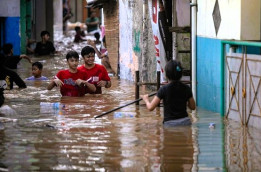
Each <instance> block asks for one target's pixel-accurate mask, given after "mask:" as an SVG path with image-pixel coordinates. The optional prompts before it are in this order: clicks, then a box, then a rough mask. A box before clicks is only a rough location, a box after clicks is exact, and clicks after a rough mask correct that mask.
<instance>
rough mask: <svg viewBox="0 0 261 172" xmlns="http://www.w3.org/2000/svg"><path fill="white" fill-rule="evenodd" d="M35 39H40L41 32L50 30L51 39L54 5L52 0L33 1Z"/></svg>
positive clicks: (51, 36)
mask: <svg viewBox="0 0 261 172" xmlns="http://www.w3.org/2000/svg"><path fill="white" fill-rule="evenodd" d="M35 3H36V4H35V9H34V10H35V26H34V27H35V34H34V36H35V39H36V41H41V32H42V31H43V30H47V31H49V32H50V40H51V41H53V28H54V27H53V26H54V17H53V14H54V12H53V11H54V7H53V0H45V1H35Z"/></svg>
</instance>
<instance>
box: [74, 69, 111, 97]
mask: <svg viewBox="0 0 261 172" xmlns="http://www.w3.org/2000/svg"><path fill="white" fill-rule="evenodd" d="M78 70H80V71H83V72H85V73H86V75H87V79H88V80H89V82H90V83H92V84H94V85H95V87H96V92H95V93H94V94H101V93H102V89H101V87H98V86H97V82H99V81H101V80H103V81H110V80H111V78H110V77H109V75H108V72H107V70H106V69H105V67H104V66H102V65H99V64H95V65H94V67H93V68H91V69H87V68H86V67H84V65H82V66H80V67H78ZM86 92H88V93H90V92H89V91H88V90H87V91H86Z"/></svg>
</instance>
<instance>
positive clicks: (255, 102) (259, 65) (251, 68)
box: [245, 54, 261, 128]
mask: <svg viewBox="0 0 261 172" xmlns="http://www.w3.org/2000/svg"><path fill="white" fill-rule="evenodd" d="M245 58H246V64H245V68H246V69H245V71H246V74H245V78H246V79H245V85H246V103H245V106H246V125H251V126H255V127H259V128H261V83H260V82H261V56H260V55H249V54H247V55H246V56H245Z"/></svg>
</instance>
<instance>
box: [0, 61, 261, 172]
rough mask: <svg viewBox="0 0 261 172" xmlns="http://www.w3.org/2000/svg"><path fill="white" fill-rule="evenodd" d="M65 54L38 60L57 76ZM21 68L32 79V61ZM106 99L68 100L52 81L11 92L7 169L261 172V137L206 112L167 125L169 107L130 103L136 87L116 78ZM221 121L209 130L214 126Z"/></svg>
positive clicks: (1, 114) (5, 128)
mask: <svg viewBox="0 0 261 172" xmlns="http://www.w3.org/2000/svg"><path fill="white" fill-rule="evenodd" d="M64 58H65V57H64V56H54V57H42V58H39V59H37V58H33V60H34V61H36V60H40V61H42V62H43V63H44V72H43V75H44V76H47V77H49V78H51V77H52V76H53V75H55V74H56V73H57V71H58V70H60V69H62V68H64V67H65V66H66V61H65V60H64ZM21 63H22V64H21V65H20V66H19V68H18V73H19V74H20V75H21V77H22V78H27V77H29V76H31V66H30V64H28V63H26V62H23V61H22V62H21ZM112 83H113V86H112V88H110V89H104V92H103V95H86V96H85V97H61V96H60V93H59V89H53V90H51V91H47V90H46V87H47V85H48V81H37V82H32V81H26V84H27V85H28V88H26V89H22V90H18V89H14V90H11V91H5V97H6V103H5V105H4V106H3V107H2V108H0V121H2V122H1V123H0V124H1V126H0V127H1V129H0V171H226V170H228V171H258V170H259V169H261V167H260V164H261V163H260V161H261V158H260V152H261V148H260V138H261V137H260V132H258V131H257V130H256V129H253V128H244V127H241V126H240V125H239V124H238V123H235V122H233V121H226V123H225V124H223V121H222V119H221V118H220V115H219V114H216V113H211V112H208V111H204V110H202V109H199V110H198V112H197V114H196V115H195V116H194V117H193V125H192V126H191V127H175V128H164V127H163V125H162V116H161V114H162V113H163V109H162V108H158V109H156V110H154V111H152V112H149V111H148V110H146V108H145V106H144V104H143V103H141V105H140V106H135V105H130V106H127V107H125V108H122V109H120V110H117V111H115V112H112V113H110V114H108V115H106V116H104V117H102V118H98V119H95V118H94V117H95V116H96V115H99V114H101V113H102V112H106V111H108V110H111V109H114V108H116V107H119V106H121V105H124V104H126V103H128V102H130V101H133V100H134V85H133V83H131V82H128V81H124V80H118V79H117V78H112ZM213 122H214V123H215V124H216V126H215V128H214V129H209V123H213Z"/></svg>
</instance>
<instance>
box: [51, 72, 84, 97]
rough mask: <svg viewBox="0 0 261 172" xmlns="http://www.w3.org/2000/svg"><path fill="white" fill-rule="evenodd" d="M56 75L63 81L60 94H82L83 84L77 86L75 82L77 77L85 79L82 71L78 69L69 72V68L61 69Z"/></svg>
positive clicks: (77, 95)
mask: <svg viewBox="0 0 261 172" xmlns="http://www.w3.org/2000/svg"><path fill="white" fill-rule="evenodd" d="M56 76H57V77H58V78H59V79H60V80H61V81H62V82H63V83H64V85H63V86H62V87H61V90H60V92H61V94H62V96H71V97H79V96H84V94H85V86H78V85H77V84H76V83H75V81H76V80H77V79H82V80H86V79H87V77H86V74H85V73H84V72H82V71H79V70H78V71H77V72H76V73H71V72H70V71H69V70H61V71H59V72H58V73H57V75H56Z"/></svg>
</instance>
